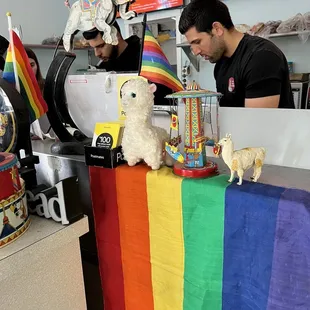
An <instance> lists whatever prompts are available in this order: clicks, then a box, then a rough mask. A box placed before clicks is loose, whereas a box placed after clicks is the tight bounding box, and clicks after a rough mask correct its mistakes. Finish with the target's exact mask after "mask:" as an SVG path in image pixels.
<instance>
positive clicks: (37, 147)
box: [31, 140, 85, 162]
mask: <svg viewBox="0 0 310 310" xmlns="http://www.w3.org/2000/svg"><path fill="white" fill-rule="evenodd" d="M31 142H32V149H33V153H34V155H39V154H46V155H53V156H57V157H62V158H66V159H72V160H76V161H81V162H85V157H84V156H83V155H56V154H53V153H52V152H51V146H52V145H53V143H55V141H53V140H44V141H40V140H33V141H31Z"/></svg>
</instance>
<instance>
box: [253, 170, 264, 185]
mask: <svg viewBox="0 0 310 310" xmlns="http://www.w3.org/2000/svg"><path fill="white" fill-rule="evenodd" d="M254 171H255V175H254V178H253V182H257V180H258V179H259V177H260V175H261V174H262V167H255V168H254Z"/></svg>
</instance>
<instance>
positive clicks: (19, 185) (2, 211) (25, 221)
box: [0, 153, 30, 248]
mask: <svg viewBox="0 0 310 310" xmlns="http://www.w3.org/2000/svg"><path fill="white" fill-rule="evenodd" d="M17 165H18V160H17V158H16V156H15V155H14V154H10V153H0V248H1V247H3V246H5V245H7V244H9V243H11V242H12V241H14V240H16V239H17V238H18V237H19V236H21V235H22V234H23V233H24V232H25V231H26V230H27V228H28V227H29V224H30V219H29V216H28V208H27V200H26V195H25V184H24V181H23V180H22V179H21V178H20V176H19V173H18V166H17Z"/></svg>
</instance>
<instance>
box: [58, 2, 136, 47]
mask: <svg viewBox="0 0 310 310" xmlns="http://www.w3.org/2000/svg"><path fill="white" fill-rule="evenodd" d="M130 3H131V0H79V1H76V2H74V3H73V4H72V5H70V2H69V0H66V1H65V2H64V4H65V6H66V7H67V8H69V10H70V15H69V18H68V21H67V25H66V28H65V31H64V35H63V44H64V48H65V50H66V51H67V52H70V51H72V49H73V46H72V42H73V37H74V34H75V33H76V32H77V31H89V30H91V29H93V28H97V29H98V30H99V31H102V32H103V33H104V35H103V40H104V41H105V43H106V44H112V45H117V44H118V40H117V30H116V28H115V27H114V26H112V25H113V23H114V21H115V19H116V15H117V12H119V14H120V17H121V18H122V19H124V20H129V19H132V18H134V17H135V16H137V14H136V13H135V12H133V11H129V10H128V8H129V4H130Z"/></svg>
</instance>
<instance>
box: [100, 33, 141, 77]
mask: <svg viewBox="0 0 310 310" xmlns="http://www.w3.org/2000/svg"><path fill="white" fill-rule="evenodd" d="M125 41H126V42H127V44H128V45H127V47H126V48H125V50H124V51H123V52H122V53H121V54H120V55H119V56H118V57H117V58H115V59H111V60H109V61H107V62H101V64H99V66H97V68H98V69H105V70H106V71H108V72H109V71H116V72H130V71H132V72H137V71H138V69H139V60H140V48H141V44H140V39H139V37H138V36H136V35H133V36H131V37H129V38H128V39H126V40H125Z"/></svg>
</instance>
